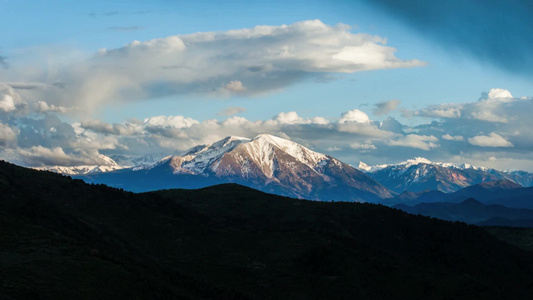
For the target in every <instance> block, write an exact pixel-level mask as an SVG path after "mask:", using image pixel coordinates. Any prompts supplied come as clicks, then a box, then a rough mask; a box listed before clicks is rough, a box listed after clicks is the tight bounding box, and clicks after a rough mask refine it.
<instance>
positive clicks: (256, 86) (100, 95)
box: [12, 20, 425, 110]
mask: <svg viewBox="0 0 533 300" xmlns="http://www.w3.org/2000/svg"><path fill="white" fill-rule="evenodd" d="M395 52H396V49H395V48H393V47H390V46H387V45H386V39H384V38H381V37H378V36H371V35H368V34H364V33H353V32H352V31H351V27H350V26H348V25H344V24H338V25H334V26H330V25H327V24H324V23H322V22H321V21H320V20H309V21H303V22H298V23H294V24H290V25H280V26H256V27H253V28H245V29H238V30H229V31H224V32H199V33H193V34H187V35H175V36H169V37H164V38H158V39H153V40H148V41H133V42H131V43H129V44H127V45H124V46H123V47H120V48H116V49H100V50H99V51H98V53H96V54H94V55H93V56H92V57H91V58H89V59H87V60H83V61H77V62H72V63H69V64H68V65H66V66H57V67H56V68H59V70H56V71H55V72H53V73H50V72H47V71H46V72H45V71H43V72H41V73H39V72H36V71H32V74H33V75H32V76H30V78H29V79H28V82H32V83H40V85H35V84H34V85H33V86H32V88H31V89H26V90H22V89H21V87H22V85H24V83H20V82H19V83H17V86H15V85H13V86H12V87H13V88H17V89H19V93H21V95H23V96H24V98H26V99H39V101H44V102H45V103H47V104H48V105H49V107H52V105H53V106H55V107H65V108H67V109H68V108H69V107H71V106H75V107H79V108H82V109H85V110H91V109H93V108H95V107H99V108H100V107H101V106H102V105H105V104H106V103H109V102H110V101H115V102H121V101H122V102H125V101H140V100H149V99H154V98H157V97H162V96H169V95H180V94H190V93H194V94H202V95H205V96H208V97H220V96H222V97H228V96H232V95H240V96H244V97H249V96H254V95H258V94H264V93H270V92H276V91H279V90H281V89H283V88H285V87H287V86H289V85H292V84H295V83H297V82H300V81H302V80H305V79H309V78H313V77H315V78H321V77H322V76H324V75H325V74H326V75H327V74H333V73H353V72H361V71H370V70H378V69H391V68H411V67H419V66H423V65H424V64H425V63H424V62H421V61H418V60H402V59H399V58H397V57H396V56H395ZM35 73H37V74H36V75H35ZM42 78H47V82H40V80H42ZM28 101H30V100H28ZM30 106H34V104H31V105H30Z"/></svg>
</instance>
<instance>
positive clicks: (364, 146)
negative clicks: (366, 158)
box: [350, 141, 377, 150]
mask: <svg viewBox="0 0 533 300" xmlns="http://www.w3.org/2000/svg"><path fill="white" fill-rule="evenodd" d="M350 148H352V149H355V150H376V149H377V147H376V146H375V145H374V144H372V142H371V141H365V142H363V143H357V142H356V143H350Z"/></svg>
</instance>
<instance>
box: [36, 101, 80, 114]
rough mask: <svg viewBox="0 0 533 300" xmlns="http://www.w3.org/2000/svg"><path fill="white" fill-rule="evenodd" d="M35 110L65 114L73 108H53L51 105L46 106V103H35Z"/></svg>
mask: <svg viewBox="0 0 533 300" xmlns="http://www.w3.org/2000/svg"><path fill="white" fill-rule="evenodd" d="M35 109H36V111H38V112H47V111H52V112H59V113H66V112H68V111H70V110H72V109H73V108H71V109H69V108H66V107H64V106H55V105H53V104H52V105H48V103H46V102H44V101H37V103H36V105H35Z"/></svg>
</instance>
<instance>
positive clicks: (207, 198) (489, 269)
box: [0, 162, 533, 299]
mask: <svg viewBox="0 0 533 300" xmlns="http://www.w3.org/2000/svg"><path fill="white" fill-rule="evenodd" d="M0 195H1V198H0V199H1V200H0V228H1V235H0V299H325V298H327V299H527V298H528V297H530V295H531V294H532V293H533V254H532V253H530V252H526V251H523V250H520V249H518V248H516V247H514V246H511V245H508V244H505V243H503V242H501V241H499V240H497V239H496V238H494V237H493V236H492V235H490V234H488V233H487V232H486V231H485V230H483V229H481V228H479V227H476V226H469V225H465V224H463V223H451V222H446V221H440V220H436V219H430V218H427V217H422V216H413V215H409V214H407V213H404V212H401V211H399V210H395V209H391V208H387V207H384V206H379V205H373V204H358V203H337V202H336V203H329V202H311V201H303V200H296V199H290V198H284V197H279V196H274V195H270V194H265V193H262V192H258V191H255V190H252V189H249V188H245V187H242V186H238V185H233V184H229V185H220V186H215V187H210V188H204V189H201V190H167V191H159V192H152V193H145V194H134V193H129V192H124V191H121V190H117V189H113V188H109V187H106V186H103V185H88V184H85V183H84V182H82V181H81V180H72V179H70V178H69V177H64V176H61V175H57V174H53V173H49V172H41V171H35V170H30V169H25V168H21V167H18V166H15V165H12V164H9V163H5V162H0Z"/></svg>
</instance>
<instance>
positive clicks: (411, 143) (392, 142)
mask: <svg viewBox="0 0 533 300" xmlns="http://www.w3.org/2000/svg"><path fill="white" fill-rule="evenodd" d="M438 141H439V139H437V138H436V137H434V136H432V135H430V136H428V135H418V134H408V135H406V136H397V137H395V138H392V139H389V140H387V141H386V142H385V143H386V144H387V145H389V146H401V147H411V148H417V149H421V150H425V151H429V150H431V149H433V148H437V147H438V146H439V144H438Z"/></svg>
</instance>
